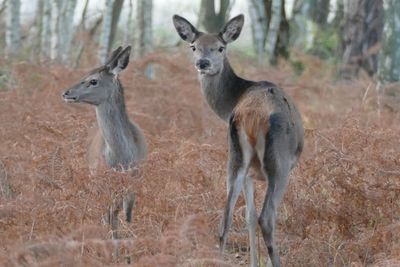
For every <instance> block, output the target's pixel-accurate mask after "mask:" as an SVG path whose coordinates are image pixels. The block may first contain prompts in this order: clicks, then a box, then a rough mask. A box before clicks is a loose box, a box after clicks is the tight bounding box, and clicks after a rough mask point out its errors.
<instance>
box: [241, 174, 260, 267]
mask: <svg viewBox="0 0 400 267" xmlns="http://www.w3.org/2000/svg"><path fill="white" fill-rule="evenodd" d="M243 193H244V197H245V200H246V223H247V228H248V230H249V241H250V266H251V267H257V265H258V264H257V240H256V229H257V211H256V206H255V204H254V186H253V180H252V178H251V177H249V176H247V177H246V178H245V182H244V188H243Z"/></svg>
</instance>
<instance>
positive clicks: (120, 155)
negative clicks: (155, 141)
mask: <svg viewBox="0 0 400 267" xmlns="http://www.w3.org/2000/svg"><path fill="white" fill-rule="evenodd" d="M96 117H97V123H98V125H99V128H100V131H101V133H102V136H103V138H104V141H105V146H106V147H105V157H106V161H108V163H109V164H110V165H114V163H123V164H129V162H130V161H131V160H132V157H133V153H134V152H133V151H134V150H135V148H134V143H133V139H132V138H131V129H130V122H129V119H128V115H127V114H126V108H125V101H124V94H123V88H122V87H119V90H115V92H114V93H113V95H112V96H111V97H110V98H109V99H108V100H107V101H106V102H103V103H102V104H100V105H98V106H97V107H96Z"/></svg>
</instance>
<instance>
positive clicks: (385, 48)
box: [378, 0, 400, 84]
mask: <svg viewBox="0 0 400 267" xmlns="http://www.w3.org/2000/svg"><path fill="white" fill-rule="evenodd" d="M383 7H384V14H385V16H384V17H385V22H384V25H385V26H384V31H383V40H382V48H381V49H380V53H379V72H378V74H379V76H378V77H379V81H380V82H381V83H382V84H385V83H389V82H398V81H400V1H398V0H386V1H384V4H383Z"/></svg>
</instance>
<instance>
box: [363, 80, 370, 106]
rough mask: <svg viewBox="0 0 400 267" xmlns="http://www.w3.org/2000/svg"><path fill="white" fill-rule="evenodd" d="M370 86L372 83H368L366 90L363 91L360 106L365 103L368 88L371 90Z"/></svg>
mask: <svg viewBox="0 0 400 267" xmlns="http://www.w3.org/2000/svg"><path fill="white" fill-rule="evenodd" d="M371 84H372V83H369V85H368V87H367V89H366V90H365V93H364V96H363V98H362V104H364V103H365V99H367V95H368V92H369V88H371Z"/></svg>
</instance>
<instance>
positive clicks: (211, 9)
mask: <svg viewBox="0 0 400 267" xmlns="http://www.w3.org/2000/svg"><path fill="white" fill-rule="evenodd" d="M219 7H220V8H219V12H216V10H215V1H214V0H201V4H200V25H201V26H203V27H204V28H205V30H206V31H208V32H214V33H217V32H219V31H220V30H221V29H222V27H223V26H224V24H225V20H226V18H227V17H228V16H229V14H228V10H229V0H219Z"/></svg>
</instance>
